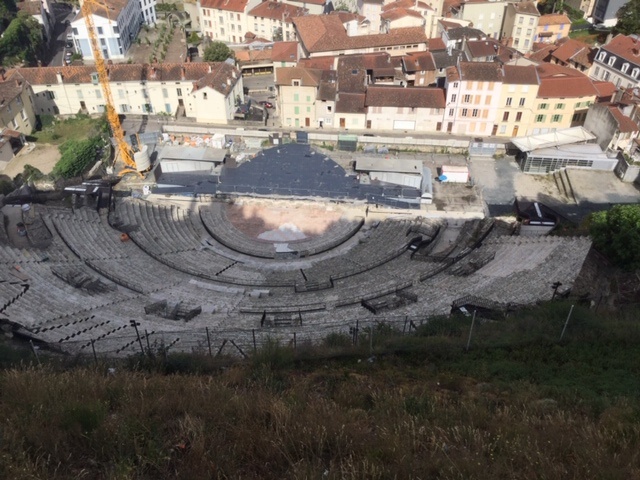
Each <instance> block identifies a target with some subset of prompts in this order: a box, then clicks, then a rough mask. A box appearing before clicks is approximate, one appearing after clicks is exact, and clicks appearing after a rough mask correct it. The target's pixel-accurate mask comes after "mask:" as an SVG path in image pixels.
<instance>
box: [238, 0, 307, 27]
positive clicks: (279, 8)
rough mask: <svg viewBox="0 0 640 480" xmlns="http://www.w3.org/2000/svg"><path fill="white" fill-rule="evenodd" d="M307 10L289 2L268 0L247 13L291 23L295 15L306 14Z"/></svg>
mask: <svg viewBox="0 0 640 480" xmlns="http://www.w3.org/2000/svg"><path fill="white" fill-rule="evenodd" d="M305 12H306V10H305V9H304V8H302V7H296V6H294V5H290V4H288V3H282V2H274V1H271V0H267V1H265V2H262V3H260V4H258V6H257V7H255V8H252V9H251V10H249V12H248V14H247V15H251V16H253V17H264V18H271V19H274V20H280V21H282V22H285V23H291V19H292V18H293V17H299V16H302V15H304V14H305Z"/></svg>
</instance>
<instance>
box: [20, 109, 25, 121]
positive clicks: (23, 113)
mask: <svg viewBox="0 0 640 480" xmlns="http://www.w3.org/2000/svg"><path fill="white" fill-rule="evenodd" d="M20 116H21V117H22V120H26V119H27V112H25V111H24V108H23V109H22V110H21V111H20Z"/></svg>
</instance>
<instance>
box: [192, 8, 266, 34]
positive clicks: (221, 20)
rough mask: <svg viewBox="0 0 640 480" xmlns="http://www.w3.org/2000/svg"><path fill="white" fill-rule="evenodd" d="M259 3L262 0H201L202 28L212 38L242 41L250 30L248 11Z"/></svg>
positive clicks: (200, 15) (203, 32)
mask: <svg viewBox="0 0 640 480" xmlns="http://www.w3.org/2000/svg"><path fill="white" fill-rule="evenodd" d="M259 3H260V0H201V1H200V3H199V5H200V8H199V12H200V14H199V18H200V30H201V31H202V34H203V35H204V36H206V37H209V38H210V39H212V40H217V41H221V42H229V43H242V41H243V40H244V35H245V34H246V33H247V31H248V25H247V23H248V20H247V13H248V12H249V11H250V10H251V9H253V8H254V7H256V6H258V4H259ZM254 33H256V32H254Z"/></svg>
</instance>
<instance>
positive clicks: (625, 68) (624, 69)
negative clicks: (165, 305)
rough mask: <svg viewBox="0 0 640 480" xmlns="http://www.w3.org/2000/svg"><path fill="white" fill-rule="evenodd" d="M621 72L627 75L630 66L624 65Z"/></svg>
mask: <svg viewBox="0 0 640 480" xmlns="http://www.w3.org/2000/svg"><path fill="white" fill-rule="evenodd" d="M620 70H621V71H622V73H627V70H629V64H628V63H625V64H624V65H622V68H621V69H620Z"/></svg>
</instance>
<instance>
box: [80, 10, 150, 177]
mask: <svg viewBox="0 0 640 480" xmlns="http://www.w3.org/2000/svg"><path fill="white" fill-rule="evenodd" d="M94 6H95V7H99V8H102V9H104V10H105V12H106V13H107V18H109V7H108V5H107V4H106V3H102V2H100V1H98V0H84V1H83V2H82V6H81V11H82V16H83V17H84V23H85V25H86V26H87V34H88V35H89V41H90V42H91V51H92V52H93V58H94V60H95V62H96V70H97V71H98V80H99V81H100V85H101V86H102V94H103V95H104V101H105V109H106V111H107V121H108V122H109V125H110V126H111V131H112V133H113V137H114V138H115V141H116V145H117V147H118V152H119V153H120V158H121V159H122V162H123V163H124V164H125V168H124V169H122V170H121V171H120V173H119V174H118V175H119V176H122V175H126V174H127V173H137V174H138V175H140V177H143V175H142V173H140V172H139V171H138V169H137V168H136V162H135V160H134V158H133V150H132V149H131V147H130V146H129V144H127V142H126V141H125V139H124V132H123V131H122V125H121V124H120V117H118V113H117V112H116V109H115V107H114V104H113V97H112V95H111V86H110V85H109V72H108V71H107V67H106V65H105V63H104V57H103V56H102V50H100V44H99V43H98V37H97V35H96V30H95V25H94V23H93V16H92V13H93V9H92V7H94ZM116 158H117V157H116ZM114 166H115V158H114Z"/></svg>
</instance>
